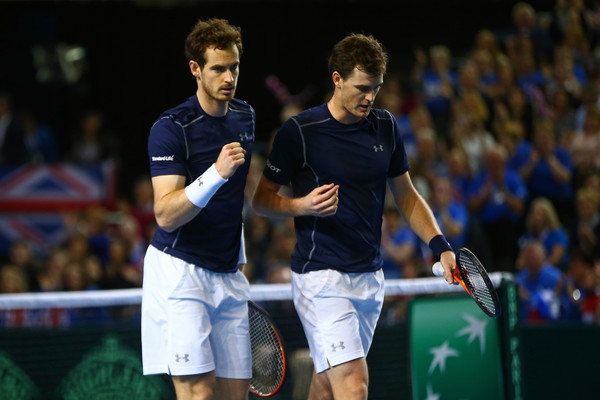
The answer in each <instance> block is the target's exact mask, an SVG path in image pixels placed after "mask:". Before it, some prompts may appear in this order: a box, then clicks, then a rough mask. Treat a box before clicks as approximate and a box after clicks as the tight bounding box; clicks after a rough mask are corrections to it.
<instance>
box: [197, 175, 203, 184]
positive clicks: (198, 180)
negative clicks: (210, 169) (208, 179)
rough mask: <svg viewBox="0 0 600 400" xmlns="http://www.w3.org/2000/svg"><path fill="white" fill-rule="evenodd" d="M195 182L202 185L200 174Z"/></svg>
mask: <svg viewBox="0 0 600 400" xmlns="http://www.w3.org/2000/svg"><path fill="white" fill-rule="evenodd" d="M196 182H198V186H202V184H203V183H204V182H202V177H201V176H199V177H198V179H196Z"/></svg>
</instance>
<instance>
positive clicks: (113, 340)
mask: <svg viewBox="0 0 600 400" xmlns="http://www.w3.org/2000/svg"><path fill="white" fill-rule="evenodd" d="M491 279H492V281H493V282H494V284H495V286H496V287H497V288H498V289H499V293H500V295H501V298H502V299H503V303H504V302H505V300H506V299H507V297H508V296H506V293H507V289H506V285H507V284H511V283H512V276H511V275H509V274H505V273H493V274H491ZM510 287H512V286H510ZM509 291H510V290H509ZM141 298H142V291H141V289H122V290H105V291H85V292H53V293H19V294H10V295H6V294H5V295H0V326H2V327H3V329H2V330H0V387H2V388H3V392H4V393H5V394H6V393H10V395H9V397H7V398H11V399H82V398H90V399H100V398H102V399H138V398H139V399H173V398H175V396H174V392H173V389H172V385H171V383H170V381H169V380H168V378H167V377H166V376H143V375H142V373H141V348H140V309H141V307H140V303H141ZM251 298H252V300H253V301H255V302H257V303H258V304H260V305H261V306H262V307H263V308H265V309H266V310H267V311H268V312H269V313H270V314H271V315H272V317H273V319H274V321H275V323H276V324H277V325H278V328H279V330H280V331H281V335H282V337H283V341H284V346H285V350H286V357H287V362H288V369H287V371H288V373H287V376H286V380H285V383H284V385H283V387H282V389H281V390H280V391H279V392H278V393H277V394H276V395H275V396H273V397H272V398H273V399H286V400H288V399H289V400H296V399H305V398H306V395H307V393H306V391H307V389H308V387H309V385H310V377H311V375H312V361H311V359H310V356H309V352H308V349H307V344H306V339H305V337H304V333H303V330H302V326H301V324H300V321H299V319H298V317H297V314H296V312H295V310H294V307H293V304H292V302H291V286H290V285H289V284H253V285H251ZM465 300H467V301H469V303H467V306H468V307H467V308H466V309H465V308H464V306H463V305H459V307H458V308H459V309H460V310H463V311H460V312H462V313H463V314H465V313H470V312H471V311H473V310H474V309H473V308H469V307H471V306H473V305H474V303H473V302H472V301H471V300H470V299H469V298H468V296H467V295H466V294H465V292H464V291H463V289H462V288H461V287H460V286H458V285H448V284H447V283H446V282H445V281H444V280H443V279H441V278H434V277H427V278H417V279H390V280H386V299H385V303H384V307H383V310H382V315H381V318H380V321H379V323H378V326H377V329H376V332H375V338H374V342H373V345H372V347H371V349H370V352H369V355H368V358H367V360H368V363H369V375H370V388H369V398H370V399H396V398H398V399H400V398H402V399H404V398H406V399H408V398H417V397H416V396H415V394H416V393H419V397H421V398H424V397H425V396H421V395H420V393H421V392H422V390H421V389H420V387H421V386H422V385H423V384H424V385H425V386H424V387H425V389H424V390H427V385H428V384H429V385H430V386H429V387H430V388H432V386H431V385H432V384H433V383H432V382H433V381H432V379H433V378H435V377H436V374H439V372H440V365H438V366H437V369H436V367H435V366H434V371H433V373H430V374H429V375H427V372H425V373H424V374H421V373H420V372H418V371H417V370H418V369H419V368H420V367H419V366H418V365H417V364H416V360H422V361H424V362H429V364H430V366H431V361H432V360H431V357H432V355H431V354H428V351H424V352H421V355H419V356H418V357H417V356H416V355H415V354H414V349H415V348H418V346H419V345H418V344H417V343H413V342H414V340H413V339H414V338H416V337H429V336H431V335H430V334H429V333H428V332H429V329H430V328H428V327H424V326H420V325H419V324H421V325H422V324H423V323H422V321H421V320H422V319H423V318H424V319H425V320H427V318H428V317H427V315H429V314H430V313H431V311H428V307H430V305H433V306H434V307H435V308H436V309H439V310H441V312H442V314H444V313H450V314H451V311H453V310H454V312H455V311H456V310H455V309H456V308H457V306H456V304H458V303H456V304H455V303H454V302H455V301H461V302H464V301H465ZM471 303H472V304H471ZM461 304H462V303H461ZM507 307H508V308H510V306H509V305H508V304H507ZM475 308H476V306H475ZM464 310H467V311H464ZM473 312H476V310H475V311H473ZM465 315H466V314H465ZM481 315H483V314H481ZM509 315H510V313H508V314H507V317H506V318H505V319H502V320H499V321H496V320H493V322H494V323H495V325H494V327H493V328H492V330H493V331H494V332H495V335H496V336H493V338H492V340H495V341H496V345H497V350H498V352H499V356H500V358H499V359H498V360H494V361H493V362H495V363H497V362H500V364H499V365H494V368H495V369H494V371H496V370H499V371H500V376H499V377H498V380H499V382H496V383H498V384H499V385H500V386H506V385H507V382H506V380H507V377H508V374H509V371H507V370H506V367H505V366H506V365H507V364H506V363H507V357H508V356H510V354H509V348H510V345H509V344H508V342H507V340H510V338H508V336H507V332H508V331H509V330H510V321H509ZM431 318H432V319H439V318H440V317H439V316H438V317H436V316H434V315H431ZM478 318H480V317H478ZM483 318H484V317H481V319H480V320H482V321H486V322H488V323H489V322H491V321H492V320H489V321H487V320H485V319H483ZM459 319H460V318H459ZM463 322H464V321H463ZM444 325H449V324H444V323H443V322H439V327H438V328H439V329H438V330H443V329H442V328H443V326H444ZM467 326H469V325H467ZM471 335H472V333H471ZM446 336H447V337H448V338H450V339H453V338H452V337H451V336H450V335H449V334H448V335H446ZM469 337H470V336H464V338H466V339H469ZM480 340H482V339H481V338H480ZM488 345H489V341H488ZM411 350H412V352H413V354H412V355H411ZM492 350H493V349H492ZM488 352H489V353H493V351H491V350H488ZM508 362H509V364H508V365H509V366H510V360H508ZM448 363H450V360H448ZM503 366H504V367H503ZM509 368H510V367H509ZM496 372H497V371H496ZM419 374H421V375H425V376H424V377H419V376H417V375H419ZM432 390H434V391H435V390H438V389H435V386H434V387H433V389H432ZM503 392H504V393H506V390H505V389H503ZM413 396H415V397H413ZM251 398H252V395H251ZM506 398H509V397H506Z"/></svg>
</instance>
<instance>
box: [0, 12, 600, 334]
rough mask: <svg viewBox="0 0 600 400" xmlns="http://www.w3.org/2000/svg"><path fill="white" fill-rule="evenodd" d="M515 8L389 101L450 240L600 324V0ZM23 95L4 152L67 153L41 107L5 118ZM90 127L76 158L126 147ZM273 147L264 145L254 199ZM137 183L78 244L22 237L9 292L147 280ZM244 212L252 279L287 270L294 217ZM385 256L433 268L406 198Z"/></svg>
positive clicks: (435, 53)
mask: <svg viewBox="0 0 600 400" xmlns="http://www.w3.org/2000/svg"><path fill="white" fill-rule="evenodd" d="M594 7H596V6H594ZM512 17H513V25H512V26H508V27H506V28H505V29H500V30H495V31H492V30H487V29H482V30H481V31H479V32H477V34H476V35H475V37H474V38H473V45H472V48H471V49H469V51H467V52H465V53H464V54H453V52H452V49H450V48H448V47H446V46H445V45H443V44H439V45H434V46H431V47H430V48H427V49H419V50H417V51H416V52H415V57H414V60H415V61H414V65H412V66H411V68H410V71H409V72H408V73H403V72H399V71H389V72H388V76H387V77H386V84H385V86H384V87H383V88H382V90H381V92H380V93H379V95H378V97H377V106H378V107H381V108H386V109H388V110H389V111H390V112H392V113H393V114H394V115H395V116H396V118H397V120H398V122H399V126H400V127H401V129H402V135H403V137H404V142H405V148H406V151H407V154H408V156H409V158H410V163H411V176H412V177H413V181H414V184H415V185H416V186H417V188H418V190H419V192H420V193H421V194H422V195H423V197H424V198H425V199H426V200H427V201H428V202H429V203H430V204H431V206H432V210H433V211H434V213H435V215H436V218H437V220H438V222H439V224H440V227H441V228H442V230H443V232H444V233H445V235H446V236H447V238H448V240H449V242H450V243H451V244H452V246H453V247H454V248H460V247H463V246H466V247H469V248H470V249H471V250H473V251H474V252H475V253H476V254H477V255H478V256H479V257H480V259H482V261H483V263H484V265H485V266H486V267H487V269H488V271H490V272H496V271H506V272H510V273H512V274H514V275H515V277H516V280H517V282H518V285H519V299H520V302H521V304H520V310H521V317H522V319H523V320H527V321H531V322H538V321H547V320H568V321H583V322H586V323H599V322H600V301H599V299H600V157H598V154H600V90H599V88H600V86H599V85H600V8H592V7H591V6H587V5H586V3H585V2H584V1H583V0H556V4H555V7H554V10H553V12H551V13H543V14H541V13H536V10H535V9H534V8H533V7H532V6H531V5H529V4H528V3H523V2H522V3H518V4H516V5H515V6H514V8H513V14H512ZM391 56H392V57H393V54H392V55H391ZM295 106H297V105H295ZM9 109H10V97H9V96H6V95H2V96H0V121H1V122H0V129H3V130H4V132H5V135H4V138H5V140H4V146H2V151H1V152H0V163H7V160H8V159H9V158H10V157H17V156H19V157H21V160H29V162H52V161H55V160H56V159H57V157H58V156H57V154H56V150H55V146H54V145H53V140H52V135H51V132H48V131H47V130H44V129H41V128H40V129H37V128H36V126H37V125H36V123H35V118H34V117H33V116H32V115H31V113H23V114H22V115H21V117H20V119H19V120H17V119H15V120H14V124H13V122H12V121H9V120H8V119H7V118H5V117H3V115H4V116H6V115H9V114H10V113H8V112H7V110H9ZM286 110H287V109H284V110H283V112H286ZM17 123H20V124H21V126H22V127H23V128H25V129H23V132H24V136H23V137H24V138H27V139H26V140H24V142H23V145H24V146H23V147H20V146H18V147H19V148H20V149H21V150H20V152H17V151H14V150H12V149H11V150H8V151H6V150H4V149H6V148H7V146H8V145H9V138H10V140H13V139H14V137H15V135H14V132H13V131H14V129H13V128H14V126H16V125H17ZM81 126H82V132H81V134H80V135H79V136H78V140H77V141H76V142H73V146H72V149H71V151H70V152H69V153H68V154H67V155H65V156H66V157H67V159H69V160H72V161H75V162H80V163H88V162H96V161H98V160H99V159H102V158H103V157H110V156H111V154H113V153H114V151H115V145H116V143H118V142H117V141H115V140H114V138H113V137H112V136H107V135H104V134H102V133H101V132H100V128H101V114H99V113H97V112H91V113H89V114H86V115H85V116H84V118H83V119H82V125H81ZM25 132H27V133H26V134H25ZM12 146H15V145H14V144H13V145H12ZM264 147H265V148H266V149H268V144H266V145H265V146H264ZM265 155H266V154H260V153H255V154H254V156H253V161H252V166H251V168H250V173H249V176H248V190H247V195H248V196H247V197H248V198H250V197H251V195H252V192H253V190H254V187H255V185H256V182H257V180H258V177H259V176H260V174H261V172H262V168H263V166H264V161H265V160H264V156H265ZM131 197H132V200H131V201H125V200H123V201H120V202H118V204H117V205H116V207H115V208H114V209H110V210H109V209H105V208H102V207H96V208H92V209H88V210H83V211H77V212H75V211H74V212H71V213H67V214H65V216H64V217H65V218H64V221H65V235H64V243H63V244H62V245H60V246H57V247H56V248H53V249H52V250H51V251H50V252H49V253H48V254H45V255H39V254H34V252H32V250H31V247H30V246H29V245H28V243H26V242H24V241H16V242H15V243H13V245H12V248H11V251H10V254H9V255H8V257H7V259H6V260H5V261H4V265H3V266H2V269H1V270H0V282H1V287H0V291H1V292H2V293H14V292H26V291H29V292H38V291H42V292H43V291H59V290H63V291H66V290H96V289H114V288H130V287H140V286H141V277H142V272H143V268H142V263H143V255H144V252H145V248H146V246H147V244H148V241H149V240H150V238H151V237H152V232H153V229H154V227H155V222H154V219H153V214H152V187H151V183H150V180H149V178H148V177H142V178H140V180H139V181H138V182H136V184H135V185H134V193H133V194H132V196H131ZM244 219H245V235H246V251H247V253H248V264H247V266H246V268H245V273H246V274H247V276H248V278H249V279H250V281H251V282H289V278H290V271H289V259H290V254H291V252H292V251H293V247H294V245H295V236H294V232H293V220H292V219H281V220H271V219H268V218H264V217H260V216H258V215H256V214H255V213H254V212H253V211H252V210H251V208H250V207H249V206H247V207H246V208H245V213H244ZM382 256H383V258H384V272H385V274H386V277H387V278H413V277H419V276H427V275H431V272H430V268H429V266H430V265H431V264H432V263H433V260H432V256H431V253H430V251H429V249H428V247H427V245H426V244H425V243H422V242H421V241H420V240H419V239H418V238H417V237H416V236H415V235H414V233H412V232H411V231H410V230H409V229H407V227H406V224H405V223H404V221H403V220H402V218H401V216H400V215H399V214H398V212H397V210H396V209H394V208H393V207H389V208H388V209H386V211H385V214H384V220H383V233H382Z"/></svg>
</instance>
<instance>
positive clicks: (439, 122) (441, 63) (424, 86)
mask: <svg viewBox="0 0 600 400" xmlns="http://www.w3.org/2000/svg"><path fill="white" fill-rule="evenodd" d="M413 79H414V84H415V85H416V87H418V88H420V91H421V92H422V94H423V101H424V104H425V106H426V107H427V109H428V110H429V112H430V113H431V117H432V119H433V123H434V126H435V129H436V130H437V131H439V132H445V131H446V130H447V127H448V123H449V119H450V112H451V110H450V102H451V99H452V97H453V95H454V90H455V88H456V84H457V76H456V72H455V71H454V70H453V69H452V53H451V52H450V49H449V48H448V47H446V46H443V45H436V46H432V47H431V48H430V49H429V64H427V59H426V57H418V58H417V64H416V65H415V67H414V68H413Z"/></svg>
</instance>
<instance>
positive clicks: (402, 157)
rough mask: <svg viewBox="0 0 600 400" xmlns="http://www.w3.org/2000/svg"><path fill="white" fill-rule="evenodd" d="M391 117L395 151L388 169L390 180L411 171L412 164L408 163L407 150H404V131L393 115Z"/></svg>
mask: <svg viewBox="0 0 600 400" xmlns="http://www.w3.org/2000/svg"><path fill="white" fill-rule="evenodd" d="M389 115H390V117H391V121H392V130H393V131H392V135H394V136H393V138H394V150H393V152H392V158H391V161H390V167H389V169H388V178H393V177H395V176H400V175H402V174H404V173H405V172H407V171H409V170H410V163H409V162H408V156H407V155H406V149H405V148H404V141H403V140H402V134H401V132H402V131H401V130H400V125H399V124H398V121H397V120H396V118H395V117H394V116H393V115H392V114H389Z"/></svg>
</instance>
